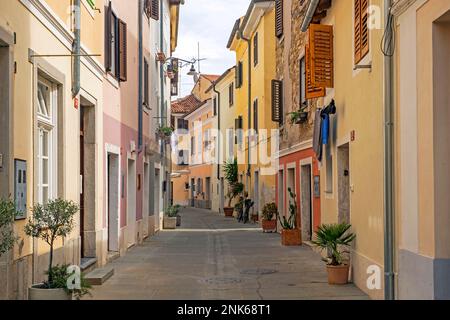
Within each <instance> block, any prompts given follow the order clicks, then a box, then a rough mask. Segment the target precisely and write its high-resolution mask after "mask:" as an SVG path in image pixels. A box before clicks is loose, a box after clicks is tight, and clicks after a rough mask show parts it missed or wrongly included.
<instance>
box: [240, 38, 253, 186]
mask: <svg viewBox="0 0 450 320" xmlns="http://www.w3.org/2000/svg"><path fill="white" fill-rule="evenodd" d="M239 37H240V38H241V39H242V40H244V41H245V42H247V47H248V50H247V51H248V110H247V117H248V129H249V130H250V128H251V126H252V46H251V40H250V39H247V38H245V37H244V34H243V31H242V30H239ZM247 144H248V147H247V150H248V151H247V153H248V166H247V177H250V176H251V172H250V171H251V161H250V156H251V150H250V135H247Z"/></svg>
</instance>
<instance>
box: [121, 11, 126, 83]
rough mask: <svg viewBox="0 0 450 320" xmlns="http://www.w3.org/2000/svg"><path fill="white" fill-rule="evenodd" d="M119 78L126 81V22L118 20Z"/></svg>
mask: <svg viewBox="0 0 450 320" xmlns="http://www.w3.org/2000/svg"><path fill="white" fill-rule="evenodd" d="M119 79H120V81H127V24H126V23H125V22H123V21H122V20H119Z"/></svg>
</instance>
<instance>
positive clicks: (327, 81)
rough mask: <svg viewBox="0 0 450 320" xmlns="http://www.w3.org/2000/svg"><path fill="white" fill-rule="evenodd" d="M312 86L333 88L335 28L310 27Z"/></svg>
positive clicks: (319, 25) (312, 25)
mask: <svg viewBox="0 0 450 320" xmlns="http://www.w3.org/2000/svg"><path fill="white" fill-rule="evenodd" d="M309 50H310V54H311V56H310V63H311V84H312V85H313V86H315V87H323V88H333V78H334V77H333V72H334V63H333V26H327V25H322V24H311V25H310V27H309Z"/></svg>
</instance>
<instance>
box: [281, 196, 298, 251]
mask: <svg viewBox="0 0 450 320" xmlns="http://www.w3.org/2000/svg"><path fill="white" fill-rule="evenodd" d="M288 192H289V197H290V200H289V218H286V217H285V216H283V217H280V216H279V217H278V219H279V221H280V224H281V228H282V230H281V243H282V245H284V246H299V245H301V244H302V238H301V233H300V229H299V228H298V227H297V212H298V210H297V201H296V198H297V197H296V195H295V194H294V193H293V192H292V189H291V188H289V189H288Z"/></svg>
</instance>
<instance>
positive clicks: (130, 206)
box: [127, 159, 136, 247]
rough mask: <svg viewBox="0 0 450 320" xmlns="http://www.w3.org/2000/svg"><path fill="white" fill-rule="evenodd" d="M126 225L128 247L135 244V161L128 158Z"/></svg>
mask: <svg viewBox="0 0 450 320" xmlns="http://www.w3.org/2000/svg"><path fill="white" fill-rule="evenodd" d="M127 177H128V183H127V225H128V228H127V229H128V247H131V246H133V245H134V244H136V230H135V229H136V161H135V160H133V159H128V174H127Z"/></svg>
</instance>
